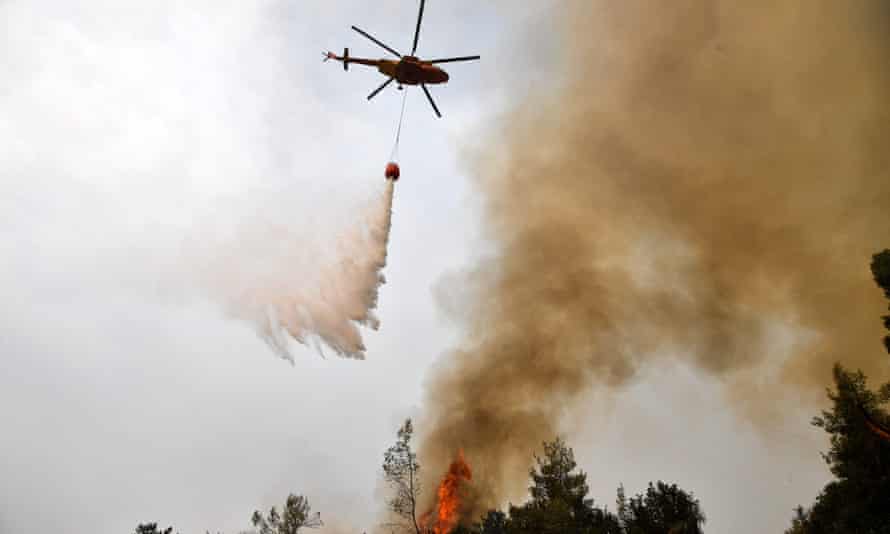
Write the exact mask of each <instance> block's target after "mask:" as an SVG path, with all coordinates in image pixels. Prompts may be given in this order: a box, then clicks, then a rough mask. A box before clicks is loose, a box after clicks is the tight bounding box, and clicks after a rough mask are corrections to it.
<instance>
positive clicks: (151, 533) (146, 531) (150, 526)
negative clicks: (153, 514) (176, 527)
mask: <svg viewBox="0 0 890 534" xmlns="http://www.w3.org/2000/svg"><path fill="white" fill-rule="evenodd" d="M172 532H173V527H167V528H165V529H164V530H160V529H158V524H157V523H144V524H140V525H139V526H137V527H136V531H135V533H134V534H172Z"/></svg>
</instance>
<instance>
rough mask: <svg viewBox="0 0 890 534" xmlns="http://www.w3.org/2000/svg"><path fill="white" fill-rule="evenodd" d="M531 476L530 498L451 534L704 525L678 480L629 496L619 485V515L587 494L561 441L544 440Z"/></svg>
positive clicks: (649, 530)
mask: <svg viewBox="0 0 890 534" xmlns="http://www.w3.org/2000/svg"><path fill="white" fill-rule="evenodd" d="M529 476H530V478H531V482H532V484H531V487H529V496H530V499H529V501H528V502H526V503H525V504H523V505H521V506H510V509H509V515H508V514H504V513H503V512H500V511H496V510H491V511H489V512H488V513H487V514H486V515H484V516H483V517H482V518H481V520H480V521H479V522H478V523H476V524H475V525H473V526H472V527H471V528H463V527H462V528H461V529H459V530H455V531H454V532H453V533H452V534H700V533H701V532H702V530H701V526H702V524H703V523H704V520H705V518H704V514H702V512H701V509H700V507H699V503H698V501H697V500H696V499H695V498H694V497H693V496H692V494H690V493H686V492H684V491H683V490H681V489H680V488H679V487H677V485H676V484H671V485H667V484H665V483H663V482H658V483H657V484H655V485H652V484H649V488H648V489H647V491H646V492H645V493H644V494H640V495H636V496H634V497H631V498H630V499H627V498H626V497H625V495H624V488H623V487H619V488H618V515H615V514H613V513H611V512H609V511H608V510H607V509H605V508H598V507H596V506H594V504H593V501H592V500H591V499H588V498H587V493H588V487H587V475H586V474H585V473H584V472H583V471H580V470H578V469H577V464H576V463H575V456H574V453H573V451H572V449H570V448H569V447H567V446H566V444H565V442H564V441H563V440H562V439H556V440H555V441H552V442H548V443H545V444H544V455H543V457H540V458H539V457H537V456H536V457H535V467H533V468H532V469H531V470H530V472H529Z"/></svg>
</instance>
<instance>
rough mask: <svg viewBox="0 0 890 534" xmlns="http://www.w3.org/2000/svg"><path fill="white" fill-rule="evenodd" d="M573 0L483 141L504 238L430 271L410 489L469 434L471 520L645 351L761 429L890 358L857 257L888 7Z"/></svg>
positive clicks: (870, 220)
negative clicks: (850, 373) (435, 278)
mask: <svg viewBox="0 0 890 534" xmlns="http://www.w3.org/2000/svg"><path fill="white" fill-rule="evenodd" d="M565 5H566V13H564V14H563V15H564V16H565V18H564V20H563V21H562V26H563V31H564V42H563V47H562V48H563V50H562V56H561V57H562V61H563V64H562V67H561V68H562V71H563V76H564V79H561V80H559V81H558V83H556V84H554V85H555V86H558V87H559V89H558V90H555V91H554V93H552V94H547V95H544V96H535V97H533V98H531V99H530V100H531V101H525V102H521V103H520V105H519V106H518V107H517V110H516V111H515V112H512V113H510V114H508V116H506V117H504V120H503V127H502V128H501V131H500V132H498V133H499V134H500V135H499V136H497V137H494V138H492V139H489V142H488V143H486V144H485V145H484V147H483V148H484V154H482V153H480V155H479V157H478V158H477V160H478V164H477V166H476V168H475V174H476V176H475V177H474V183H477V184H478V187H479V194H480V197H481V198H482V199H483V206H484V221H483V222H484V226H485V229H486V232H487V235H488V236H489V237H490V238H491V240H492V241H493V242H494V243H496V244H497V245H498V251H497V252H496V254H495V255H494V257H493V258H491V259H490V260H489V261H487V262H486V263H485V264H483V265H479V266H478V267H477V268H476V269H475V270H474V271H473V272H471V273H470V274H468V275H467V276H465V277H464V278H463V279H462V280H460V281H459V283H455V284H454V286H453V287H450V288H449V287H445V289H444V290H445V291H447V292H449V293H451V294H457V295H460V296H461V297H460V298H461V300H460V302H458V304H457V306H458V312H459V314H460V317H461V319H460V320H461V321H462V324H463V326H464V328H465V331H466V336H465V340H464V341H463V342H462V343H461V344H460V346H458V347H457V348H455V349H454V350H453V351H451V352H450V353H449V354H448V355H447V357H446V358H445V359H444V360H443V362H442V363H441V365H440V367H439V368H438V369H437V370H436V372H435V374H434V375H433V377H432V379H431V382H430V386H429V390H428V398H427V401H426V406H427V410H428V411H427V413H426V414H425V417H424V419H423V421H422V424H420V425H418V426H419V427H420V428H426V429H427V434H426V435H425V436H424V439H423V442H422V447H421V460H422V463H424V465H425V472H426V474H427V476H428V477H429V480H427V481H426V482H425V487H434V486H435V482H436V481H435V477H436V476H437V475H438V474H440V473H441V472H443V471H444V469H445V466H447V465H448V461H449V460H450V459H451V458H452V457H453V455H454V454H455V451H457V450H459V449H463V450H464V451H465V453H466V457H467V460H468V462H469V463H470V464H471V465H472V466H473V468H474V483H475V486H476V491H477V495H476V503H475V504H476V505H475V507H472V509H471V513H472V514H473V515H475V514H476V513H477V512H479V511H480V510H481V507H483V506H497V505H501V504H503V502H504V500H505V499H507V498H517V497H519V498H521V496H522V490H523V488H524V486H525V482H526V480H525V475H526V473H527V468H528V464H529V460H530V458H529V455H530V453H531V452H532V451H533V450H535V449H536V448H537V447H538V446H539V445H540V442H541V441H542V440H544V439H550V438H552V437H553V436H554V435H555V434H556V433H557V432H558V431H559V428H560V420H561V416H562V414H564V413H565V412H566V411H568V410H571V409H572V407H573V406H574V403H575V402H576V401H578V400H579V399H580V398H581V396H582V395H583V394H585V393H586V392H589V391H590V390H591V389H592V388H596V387H599V388H619V387H621V386H622V385H625V384H627V383H628V382H629V381H631V380H632V379H634V377H635V376H638V375H639V374H640V373H641V371H642V370H644V369H645V368H646V366H647V365H649V364H650V363H651V362H653V361H654V360H656V359H659V358H674V359H679V360H682V361H684V362H686V363H688V364H689V365H693V366H695V367H696V368H698V369H700V370H701V371H702V372H704V373H708V374H710V375H711V376H713V377H714V378H715V379H717V380H719V381H721V383H723V384H725V386H726V391H727V395H728V398H729V400H730V401H731V403H732V404H733V405H734V406H735V407H736V408H737V409H738V411H739V413H740V414H741V415H743V416H744V417H747V418H749V420H751V421H754V422H755V423H758V424H760V425H763V426H769V425H770V424H773V423H775V422H776V421H778V420H780V417H781V412H783V411H785V410H787V409H788V408H789V405H788V404H787V402H788V400H789V399H801V398H802V399H803V401H804V402H809V401H812V400H813V399H815V398H817V397H818V396H819V395H821V393H822V391H823V387H824V386H825V385H826V384H827V383H828V380H829V376H830V371H831V365H832V363H833V362H834V361H841V362H843V363H844V364H846V365H849V366H853V367H858V368H861V369H863V370H864V371H865V372H866V373H868V374H869V375H870V376H872V377H873V378H875V379H879V378H880V379H885V378H886V377H887V376H888V375H890V373H888V366H887V363H888V362H887V361H886V354H885V353H884V352H883V350H882V347H881V344H880V339H881V324H880V320H879V317H880V315H881V311H882V309H883V305H882V302H881V299H882V295H881V294H880V291H879V290H878V289H877V288H875V287H874V284H873V282H872V280H871V279H870V274H869V271H868V263H869V258H870V255H871V254H872V253H873V252H875V251H877V250H880V249H882V248H885V247H886V246H887V245H888V243H890V150H888V149H887V147H888V146H890V38H888V35H890V9H888V6H887V4H886V2H883V1H881V0H873V1H862V2H835V1H832V0H817V1H811V2H799V1H786V2H767V1H759V0H758V1H754V2H744V3H739V2H733V1H730V0H681V1H679V2H664V3H653V2H644V1H642V0H631V1H627V2H608V1H605V0H602V1H593V0H591V1H588V2H567V3H566V4H565ZM563 15H561V16H563ZM788 332H791V333H792V334H793V336H792V337H793V342H792V343H785V344H784V345H782V344H781V343H779V342H778V341H779V340H781V339H783V337H782V336H783V335H785V336H786V337H787V336H788ZM777 347H785V348H784V349H782V350H780V349H779V348H777ZM789 392H790V393H789ZM796 402H799V401H796Z"/></svg>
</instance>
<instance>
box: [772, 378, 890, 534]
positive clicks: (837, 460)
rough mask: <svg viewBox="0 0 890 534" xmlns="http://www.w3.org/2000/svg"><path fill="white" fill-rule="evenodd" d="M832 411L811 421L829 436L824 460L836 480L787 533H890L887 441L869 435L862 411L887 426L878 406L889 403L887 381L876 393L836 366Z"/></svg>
mask: <svg viewBox="0 0 890 534" xmlns="http://www.w3.org/2000/svg"><path fill="white" fill-rule="evenodd" d="M834 383H835V391H830V390H829V391H828V397H829V399H831V401H832V408H831V410H828V411H823V412H822V415H821V416H819V417H815V418H813V424H814V425H815V426H818V427H820V428H822V429H824V430H825V431H826V432H827V433H828V434H829V435H830V436H831V446H830V448H829V450H828V452H827V453H824V454H823V455H822V457H823V458H824V459H825V461H826V462H827V463H828V465H829V467H830V469H831V472H832V474H833V475H834V476H835V480H832V481H831V482H829V483H828V484H827V485H826V486H825V487H824V488H823V489H822V492H821V493H820V494H819V495H818V497H816V502H815V503H814V504H813V506H812V507H810V508H809V509H808V510H805V509H803V508H801V507H799V508H797V509H796V510H795V516H794V517H793V518H792V526H791V528H790V529H789V530H787V531H786V534H792V533H793V534H840V533H869V534H890V443H888V442H887V441H886V440H885V439H884V438H882V437H881V436H879V435H877V434H876V433H875V432H873V431H872V430H871V429H870V428H869V426H868V424H867V422H866V419H865V413H864V412H867V413H868V414H870V417H871V418H872V419H874V420H875V421H876V422H877V423H879V424H881V425H883V426H885V427H886V426H887V424H888V422H890V417H888V415H887V413H886V412H885V411H884V410H881V409H880V405H881V404H883V403H886V402H888V401H890V383H887V384H884V385H883V386H882V387H880V388H879V389H878V391H877V392H875V391H872V390H870V389H869V388H868V387H867V385H866V377H865V375H864V374H863V373H862V372H861V371H856V372H852V371H847V370H846V369H844V368H843V367H841V366H840V365H835V367H834Z"/></svg>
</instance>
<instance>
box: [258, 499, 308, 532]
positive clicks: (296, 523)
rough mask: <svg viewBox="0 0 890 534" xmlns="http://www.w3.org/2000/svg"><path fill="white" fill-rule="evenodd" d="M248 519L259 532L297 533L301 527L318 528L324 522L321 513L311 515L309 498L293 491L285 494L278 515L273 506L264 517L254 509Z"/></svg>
mask: <svg viewBox="0 0 890 534" xmlns="http://www.w3.org/2000/svg"><path fill="white" fill-rule="evenodd" d="M250 521H251V523H253V526H254V527H256V529H257V530H258V531H259V534H297V533H298V532H299V531H300V529H302V528H318V527H320V526H322V525H323V524H324V523H322V521H321V514H319V513H316V514H315V515H314V516H313V515H311V507H310V506H309V500H308V499H307V498H306V497H303V496H302V495H294V494H293V493H291V494H290V495H288V496H287V501H286V502H285V504H284V510H282V513H281V514H280V515H279V513H278V510H276V509H275V507H274V506H273V507H272V509H271V510H269V513H268V515H267V516H266V517H263V514H261V513H260V512H259V511H255V512H254V513H253V516H252V517H251V519H250Z"/></svg>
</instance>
